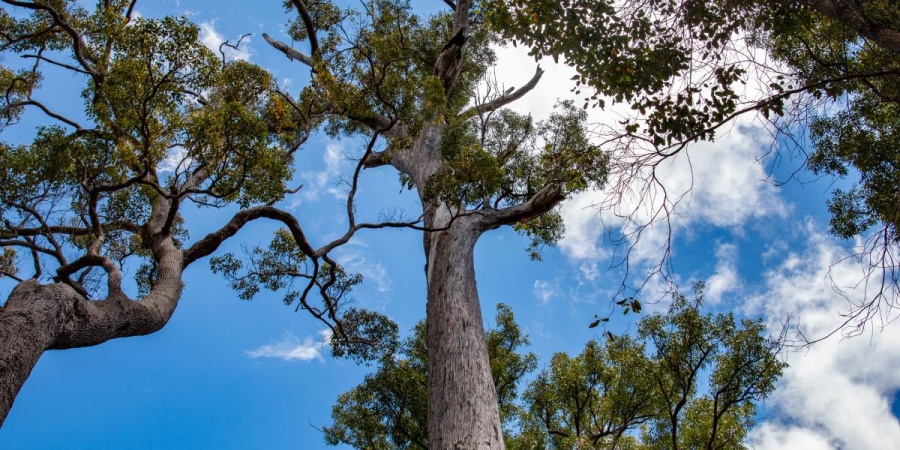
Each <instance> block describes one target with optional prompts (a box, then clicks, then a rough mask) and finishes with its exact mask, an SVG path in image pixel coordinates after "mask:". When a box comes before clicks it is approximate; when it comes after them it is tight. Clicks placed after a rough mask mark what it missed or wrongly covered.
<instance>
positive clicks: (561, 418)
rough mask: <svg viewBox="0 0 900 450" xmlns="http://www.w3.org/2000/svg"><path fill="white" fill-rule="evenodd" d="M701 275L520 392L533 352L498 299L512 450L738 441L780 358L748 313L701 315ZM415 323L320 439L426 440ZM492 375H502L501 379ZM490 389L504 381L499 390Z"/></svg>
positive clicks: (503, 400) (555, 362)
mask: <svg viewBox="0 0 900 450" xmlns="http://www.w3.org/2000/svg"><path fill="white" fill-rule="evenodd" d="M702 308H703V284H702V283H697V284H695V286H694V297H693V298H690V299H689V298H687V297H686V296H685V295H683V294H681V293H675V294H674V295H673V299H672V304H671V306H670V307H669V309H668V311H667V312H666V313H665V314H659V313H657V314H653V315H650V316H647V317H644V318H643V319H642V320H641V321H640V324H639V326H638V331H637V337H636V338H635V337H631V336H628V335H623V336H614V335H612V334H611V333H609V332H607V333H605V338H604V339H603V342H602V343H601V342H600V341H590V342H588V343H587V345H586V346H585V348H584V350H583V351H582V353H581V354H580V355H578V356H575V357H571V356H569V355H567V354H566V353H563V352H560V353H557V354H555V355H553V357H552V359H551V360H550V365H549V367H547V368H545V369H544V370H542V371H541V372H540V373H539V374H538V375H537V377H536V378H535V379H534V380H533V381H532V382H531V383H529V385H528V387H527V388H526V389H525V391H524V393H523V394H522V396H521V397H519V398H517V397H516V389H515V385H516V384H517V383H518V381H519V380H521V379H522V378H523V377H524V376H525V374H526V372H530V371H532V370H533V369H534V367H535V364H534V355H532V354H522V353H520V352H521V350H519V348H521V347H522V346H523V345H527V344H528V341H527V338H526V337H523V336H522V334H521V332H520V331H519V328H518V326H517V325H516V323H515V321H514V318H513V316H512V312H511V311H509V309H508V308H506V307H503V306H498V316H497V328H496V329H495V330H492V331H491V332H489V333H488V348H489V349H490V352H491V363H492V364H491V367H492V369H493V371H494V378H495V381H496V382H497V386H498V395H499V398H500V404H501V411H504V410H505V411H507V414H504V415H503V421H504V424H505V425H506V426H507V434H506V444H507V447H508V448H515V449H519V448H521V449H533V448H550V449H571V448H593V449H615V448H635V449H637V448H646V449H655V448H660V449H663V448H666V449H678V448H696V449H701V448H702V449H726V448H727V449H730V448H745V447H744V446H743V440H744V438H745V437H746V434H747V431H748V430H749V429H750V428H751V427H752V426H753V423H754V417H755V415H756V405H757V404H758V403H759V402H761V401H763V400H764V399H765V398H766V397H767V396H768V395H769V394H770V393H771V392H772V391H773V390H774V388H775V382H776V380H777V379H778V378H779V377H780V376H781V372H782V370H783V369H784V367H785V366H786V365H785V364H784V363H783V362H781V361H780V360H779V359H778V357H777V353H778V351H779V349H780V344H779V343H778V342H777V341H774V340H771V339H769V338H768V337H766V335H765V327H764V326H763V325H762V323H761V322H759V321H753V320H743V321H741V322H740V323H738V322H737V321H735V319H734V316H733V314H731V313H728V314H721V313H720V314H715V315H714V314H711V313H705V314H704V313H703V312H701V309H702ZM424 331H425V329H424V326H423V324H421V323H420V324H419V325H417V326H416V328H415V330H414V335H413V336H412V337H411V338H410V339H408V340H407V341H406V342H405V343H404V346H403V348H402V350H401V355H402V356H399V357H397V356H395V357H387V358H385V359H383V360H382V361H381V363H380V365H379V368H378V369H377V370H376V372H375V373H374V374H372V375H369V376H368V377H366V380H365V381H364V382H363V383H361V384H360V385H359V386H357V387H355V388H354V389H352V390H350V391H349V392H347V393H345V394H343V395H341V397H340V398H339V399H338V402H337V404H336V405H335V406H334V409H333V413H332V416H333V418H334V421H335V422H334V424H333V425H332V426H331V427H327V428H325V438H326V442H328V443H329V444H332V445H335V444H338V443H344V444H348V445H351V446H353V447H355V448H360V449H362V448H366V449H392V448H396V449H409V448H423V449H424V448H428V445H427V443H428V442H427V440H426V436H425V433H424V429H425V423H424V421H425V420H426V417H425V414H424V411H425V409H426V408H425V403H426V401H427V397H426V395H425V389H424V385H425V383H424V379H425V378H427V377H428V372H427V364H425V361H424V360H425V359H427V357H428V355H427V352H426V351H425V345H424V342H425V336H424V334H425V333H424ZM503 379H508V380H512V382H511V383H507V384H504V383H501V382H500V381H501V380H503ZM500 386H512V389H510V390H504V389H502V388H501V387H500Z"/></svg>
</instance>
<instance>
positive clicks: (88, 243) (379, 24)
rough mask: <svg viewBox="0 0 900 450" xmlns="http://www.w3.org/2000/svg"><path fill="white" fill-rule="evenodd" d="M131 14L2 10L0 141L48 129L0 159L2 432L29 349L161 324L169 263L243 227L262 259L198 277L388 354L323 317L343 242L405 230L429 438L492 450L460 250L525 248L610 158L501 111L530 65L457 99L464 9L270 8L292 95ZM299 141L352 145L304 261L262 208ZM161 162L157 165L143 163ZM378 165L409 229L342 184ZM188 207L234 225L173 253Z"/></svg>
mask: <svg viewBox="0 0 900 450" xmlns="http://www.w3.org/2000/svg"><path fill="white" fill-rule="evenodd" d="M135 3H136V2H135V1H133V0H132V1H125V0H118V1H109V0H106V1H99V2H98V3H97V5H96V7H95V8H93V9H88V8H86V7H83V6H81V4H80V2H75V1H66V0H62V1H53V2H44V1H18V0H3V4H4V9H3V10H2V11H0V23H2V25H3V26H2V30H3V32H2V34H0V50H2V52H3V53H8V54H12V55H17V56H19V57H21V58H24V59H25V60H26V61H30V62H33V65H30V66H28V67H26V68H24V69H21V70H15V69H13V68H12V66H3V68H2V72H0V82H2V85H3V91H4V92H5V96H4V97H3V98H2V100H0V102H2V103H0V106H2V111H0V116H2V118H3V120H4V122H3V125H4V128H8V127H11V126H15V125H16V123H17V121H18V120H19V118H20V117H21V115H22V114H25V113H26V112H30V110H34V111H36V112H38V113H43V114H45V115H46V116H47V117H48V118H49V120H50V121H52V122H53V124H52V125H49V126H45V127H41V128H38V130H37V131H36V133H35V135H34V136H33V139H32V140H31V141H30V142H28V143H25V144H21V145H14V144H11V143H3V144H2V145H3V151H2V153H0V181H2V183H3V184H4V186H7V187H8V188H6V189H4V191H3V192H2V193H0V206H2V209H0V213H2V217H3V220H2V222H0V246H2V248H3V251H4V253H3V260H2V262H3V264H2V270H3V272H2V273H3V274H4V275H5V276H8V277H11V278H14V279H15V280H17V281H18V282H19V284H18V285H17V286H16V288H15V289H14V290H13V291H12V293H11V294H10V297H9V299H8V300H7V302H6V304H5V306H4V307H3V309H2V310H0V420H2V419H3V418H5V417H6V414H7V413H8V411H9V409H10V407H11V405H12V402H13V400H14V398H15V396H16V394H17V392H18V391H19V389H20V388H21V386H22V383H24V381H25V379H26V378H27V376H28V374H29V373H30V371H31V369H32V368H33V367H34V365H35V364H36V362H37V360H38V358H39V357H40V356H41V354H42V353H43V352H44V351H46V350H48V349H66V348H73V347H84V346H90V345H97V344H100V343H103V342H105V341H107V340H110V339H113V338H118V337H127V336H135V335H142V334H147V333H152V332H154V331H156V330H158V329H160V328H161V327H162V326H164V325H165V323H166V322H167V321H168V320H169V318H170V317H171V315H172V313H173V311H174V309H175V307H176V305H177V302H178V299H179V296H180V293H181V285H182V273H183V270H184V269H185V267H187V266H188V265H190V264H192V263H194V262H196V261H197V260H199V259H201V258H204V257H206V256H209V255H211V254H212V253H214V252H215V251H216V250H217V249H218V248H219V246H220V245H221V244H222V243H223V242H224V241H225V240H227V239H231V238H232V237H233V236H235V235H236V234H237V233H238V232H239V231H240V229H241V228H242V227H243V226H245V225H246V224H248V223H250V222H252V221H255V220H259V219H268V220H274V221H277V222H280V223H281V224H282V225H283V226H284V228H283V229H282V230H281V231H279V232H277V233H276V235H275V236H274V238H273V240H272V243H271V245H270V246H269V247H268V248H257V249H254V250H252V251H250V252H249V254H247V255H244V256H243V257H242V256H236V255H231V254H228V255H222V256H219V257H216V258H215V259H213V260H212V266H213V269H214V270H216V271H218V272H221V273H223V274H224V275H225V276H226V277H227V278H228V279H230V280H231V281H232V285H233V286H234V287H235V289H236V290H238V292H239V295H240V296H241V297H242V298H251V297H253V295H254V294H256V293H257V292H258V291H259V290H260V289H261V288H267V289H272V290H278V291H281V292H283V293H284V295H285V297H284V299H285V302H286V303H289V304H291V303H293V304H297V305H298V308H302V309H304V310H306V311H308V312H309V313H311V314H312V315H313V316H314V317H316V318H317V319H318V320H321V321H322V322H324V323H326V324H327V325H328V326H329V327H330V328H331V329H332V330H333V331H334V340H333V344H334V345H333V348H334V351H335V352H336V353H337V354H349V355H350V356H355V357H359V358H373V357H377V354H378V352H379V351H387V352H390V351H392V347H393V345H394V343H393V341H392V337H393V336H394V335H395V333H393V329H392V326H391V325H390V324H389V323H388V322H387V321H386V320H385V319H384V318H383V317H381V316H379V315H377V314H374V313H371V312H368V311H361V310H354V309H352V308H347V307H346V306H345V305H343V303H344V301H343V300H344V299H345V294H346V292H347V291H348V290H349V289H350V288H352V287H353V286H354V285H355V284H357V283H359V282H360V281H361V279H360V277H358V276H355V275H353V274H348V273H345V272H344V271H343V270H342V269H341V268H340V266H339V265H338V264H337V263H336V262H335V261H334V260H333V259H332V258H331V256H330V255H331V254H332V252H333V251H334V250H335V249H336V248H338V247H340V246H342V245H344V244H346V243H347V242H349V241H350V240H351V239H352V237H353V236H354V235H355V233H356V232H358V231H360V230H363V229H376V228H384V227H412V228H416V229H418V230H421V231H423V250H424V252H425V256H426V261H427V266H426V271H425V272H426V279H427V286H428V290H427V302H428V305H427V327H428V340H427V350H428V354H429V355H430V358H429V359H428V373H429V374H430V376H429V377H428V383H429V385H428V395H429V402H428V405H429V409H428V433H427V435H428V442H429V444H430V446H431V448H435V449H443V448H448V449H449V448H454V449H475V448H500V449H502V448H503V438H502V427H501V420H500V413H499V409H498V402H497V397H496V394H495V389H494V383H493V379H492V376H491V371H490V368H491V366H490V359H489V357H488V352H487V345H486V341H485V335H484V330H483V326H482V318H481V310H480V303H479V300H478V292H477V289H476V285H475V273H474V260H473V249H474V246H475V244H476V242H477V240H478V238H479V237H480V236H481V235H482V234H483V233H485V232H486V231H489V230H492V229H495V228H498V227H501V226H506V225H510V226H515V227H516V228H517V229H518V230H520V231H522V232H523V233H526V234H528V235H529V236H531V237H532V238H533V249H532V250H533V251H534V252H536V251H537V250H538V248H539V247H540V246H541V245H543V244H548V243H552V242H553V241H554V240H555V239H557V238H558V236H559V234H560V233H561V230H562V225H561V220H560V217H559V214H558V213H557V212H556V207H557V205H558V204H559V203H560V202H561V201H562V200H563V199H564V198H565V197H566V196H567V195H568V194H570V193H572V192H576V191H579V190H582V189H586V188H588V187H591V186H599V185H601V184H602V183H603V182H604V180H605V177H606V174H607V161H608V158H607V156H606V154H605V153H603V152H602V151H601V150H600V149H599V148H597V147H596V146H593V145H591V144H590V143H589V141H588V139H587V137H586V135H585V130H584V121H585V114H584V112H583V111H581V110H580V109H577V108H575V107H574V106H573V105H572V104H569V103H562V104H560V105H558V107H557V109H556V112H555V113H554V114H553V115H552V116H551V117H550V118H549V119H548V120H547V121H545V122H540V123H535V122H534V121H533V120H532V119H531V118H530V117H529V116H522V115H519V114H515V113H513V112H511V111H509V110H506V109H504V107H505V106H506V105H508V104H509V103H511V102H513V101H515V100H517V99H519V98H521V97H522V96H523V95H525V94H526V93H527V92H529V91H530V90H532V89H533V88H534V87H535V85H536V84H537V83H538V81H539V80H540V78H541V75H542V71H541V70H540V69H539V68H538V69H536V70H535V74H534V76H533V77H532V79H531V81H529V82H528V83H526V84H525V85H524V86H522V87H520V88H518V89H512V90H502V91H501V90H499V89H488V90H487V92H486V94H484V92H485V91H484V90H482V91H481V92H482V93H483V94H482V95H476V94H477V93H478V92H479V91H478V89H476V88H477V86H478V83H480V82H482V81H485V80H486V79H487V78H488V74H489V73H490V71H489V68H490V66H491V64H492V63H493V61H494V56H493V52H492V50H491V44H492V43H493V42H495V41H496V35H495V34H494V33H493V32H492V31H491V30H489V29H488V28H487V27H485V26H484V22H483V21H482V16H481V14H480V13H479V12H478V11H476V10H475V9H474V7H473V2H471V1H468V0H460V1H457V2H455V3H453V2H447V4H448V5H449V6H450V12H449V13H445V14H438V15H436V16H433V17H428V18H422V17H419V16H417V15H415V14H413V12H412V11H411V9H410V6H409V4H408V2H406V1H403V0H371V1H367V2H364V3H362V4H361V5H360V6H359V7H357V8H351V9H341V8H339V7H338V6H336V5H335V4H333V3H331V2H328V1H317V2H306V1H303V0H291V1H287V2H285V6H286V8H287V10H288V11H289V13H290V14H295V15H296V19H295V20H294V21H292V24H291V26H290V34H291V37H292V38H293V39H295V40H297V41H305V42H307V43H308V52H301V51H298V50H296V49H295V48H293V47H291V46H288V45H286V44H284V43H282V42H279V41H277V40H275V39H273V38H272V37H270V36H268V35H264V38H265V39H266V40H267V41H268V42H269V43H270V44H271V45H272V46H273V47H274V48H275V49H277V50H279V51H280V52H281V53H283V54H284V55H285V56H286V57H288V58H290V59H292V60H296V61H297V62H299V63H300V64H301V65H303V66H305V67H306V69H308V70H309V71H310V72H311V75H312V80H311V82H310V83H309V85H308V86H306V87H304V88H303V90H302V91H301V92H300V93H299V94H298V95H291V94H289V93H286V92H283V91H282V90H279V89H278V88H277V87H276V86H275V84H274V83H273V80H272V77H271V75H270V74H269V73H268V72H266V71H265V70H263V69H261V68H259V67H256V66H254V65H252V64H249V63H246V62H242V61H236V60H230V59H227V58H225V56H224V54H223V55H222V57H221V58H219V57H217V56H216V55H215V54H214V53H213V52H211V51H209V50H207V49H205V48H204V47H203V46H202V45H200V44H199V42H198V39H197V35H198V30H197V27H196V26H194V25H193V24H191V23H189V22H188V21H187V19H184V18H163V19H134V18H133V17H132V15H133V11H134V8H135ZM238 44H239V43H238ZM238 44H235V43H230V44H229V45H238ZM48 67H53V68H54V70H62V71H64V72H67V75H66V76H68V77H72V76H74V77H76V78H77V79H79V80H83V82H84V88H83V91H82V92H83V99H84V114H83V116H79V117H67V116H65V115H63V114H61V113H59V112H56V111H53V110H52V109H50V108H48V107H47V106H46V105H45V104H44V103H43V102H42V101H41V99H40V96H41V94H42V91H41V89H40V82H41V80H42V78H43V77H44V75H45V74H47V75H48V76H50V75H52V73H51V72H50V71H46V70H45V69H47V68H48ZM494 86H495V85H494ZM317 130H321V131H324V132H327V133H330V134H331V135H333V136H337V135H347V136H365V137H366V140H367V141H368V144H367V145H366V146H365V147H364V148H361V149H359V150H358V151H357V152H356V164H355V167H354V170H353V172H352V174H351V175H350V176H349V177H348V179H349V186H350V188H349V191H348V195H347V205H346V206H347V208H346V214H347V219H348V223H349V225H348V227H347V228H346V229H345V230H343V234H342V235H341V236H340V237H339V238H337V239H335V240H334V241H331V242H326V243H322V244H321V245H319V246H318V247H316V246H314V245H313V244H312V243H311V242H309V240H308V239H307V237H306V235H305V234H304V232H303V229H302V226H301V224H300V221H299V220H298V218H296V217H294V216H293V215H291V214H289V213H288V212H286V211H284V210H281V209H279V208H277V207H276V206H275V204H276V203H277V202H278V201H279V200H280V199H282V198H283V197H284V196H285V195H287V194H289V193H290V192H292V190H290V189H288V188H287V185H286V183H287V181H288V180H289V179H290V176H291V174H292V170H293V166H292V156H293V154H294V153H295V151H296V150H297V149H298V148H300V146H302V145H303V144H304V142H305V141H306V139H307V138H308V137H309V135H310V134H311V133H313V132H315V131H317ZM173 158H175V164H174V170H172V171H171V172H165V171H163V170H162V168H163V162H164V161H172V159H173ZM381 167H390V168H393V169H394V170H396V171H397V172H399V174H400V176H401V179H402V180H403V181H404V183H406V184H407V185H408V186H410V187H411V188H412V189H414V190H415V192H416V194H417V195H418V197H419V199H420V202H421V205H422V211H421V214H420V215H418V217H412V218H408V219H406V218H402V217H398V218H397V219H396V220H390V221H386V222H376V223H367V222H362V221H358V220H357V218H356V210H355V205H354V200H355V197H356V194H357V191H358V190H359V189H361V188H362V186H360V183H359V179H360V173H361V172H362V171H363V170H373V169H376V168H381ZM191 203H194V204H196V205H200V206H203V207H213V208H225V207H231V208H235V209H237V212H235V213H234V214H233V216H232V217H231V219H230V220H229V221H228V222H227V223H225V224H223V225H222V227H221V228H219V229H218V230H216V231H214V232H212V233H210V234H208V235H206V236H203V237H202V238H200V239H198V240H196V241H193V242H191V241H190V240H189V239H188V238H187V236H186V235H185V234H184V231H185V230H189V229H190V228H191V224H189V223H186V222H185V221H184V219H183V217H182V215H181V211H182V210H183V208H185V207H186V205H189V204H191ZM533 254H535V255H536V253H533ZM131 260H142V261H144V262H145V263H146V265H145V266H144V268H143V269H141V270H140V271H139V279H138V283H139V286H140V287H141V289H140V290H139V293H138V295H137V296H136V297H135V298H132V297H133V296H128V295H126V294H125V291H124V290H123V285H122V283H123V281H122V269H121V268H122V267H123V265H124V264H127V263H128V261H131ZM26 263H27V264H26ZM26 267H27V268H26ZM314 297H316V298H318V299H319V300H315V299H314Z"/></svg>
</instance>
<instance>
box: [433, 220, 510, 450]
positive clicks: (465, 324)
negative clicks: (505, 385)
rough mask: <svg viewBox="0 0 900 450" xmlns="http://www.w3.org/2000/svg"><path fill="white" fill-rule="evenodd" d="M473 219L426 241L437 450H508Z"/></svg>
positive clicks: (454, 224) (478, 232)
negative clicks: (479, 286) (484, 315)
mask: <svg viewBox="0 0 900 450" xmlns="http://www.w3.org/2000/svg"><path fill="white" fill-rule="evenodd" d="M473 217H477V216H467V217H460V218H457V219H456V220H455V221H453V222H452V224H451V225H450V226H449V228H448V229H447V230H444V231H439V232H433V233H430V236H429V239H427V240H426V242H427V244H426V245H428V248H427V249H426V251H427V257H428V266H427V271H428V308H427V326H428V443H429V448H431V449H432V450H476V449H479V450H480V449H504V443H503V432H502V429H501V425H500V413H499V409H498V406H497V397H496V393H495V392H494V381H493V378H492V377H491V367H490V363H489V360H488V352H487V343H486V342H485V337H484V325H483V322H482V319H481V306H480V304H479V301H478V290H477V288H476V286H475V260H474V255H473V253H474V249H475V242H476V241H477V240H478V237H479V236H480V235H481V233H482V232H483V230H482V229H481V228H480V226H479V225H480V224H479V222H478V220H476V219H474V218H473ZM438 222H440V221H438Z"/></svg>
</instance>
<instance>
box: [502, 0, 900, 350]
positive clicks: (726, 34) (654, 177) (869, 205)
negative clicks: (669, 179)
mask: <svg viewBox="0 0 900 450" xmlns="http://www.w3.org/2000/svg"><path fill="white" fill-rule="evenodd" d="M490 5H492V6H493V7H492V8H488V9H487V12H486V16H487V20H488V22H489V23H491V24H492V26H493V27H494V28H495V29H496V30H498V32H499V33H500V34H501V35H503V36H504V37H505V38H507V39H509V40H512V41H513V42H517V43H519V44H524V45H525V46H527V47H528V48H530V49H531V52H532V54H533V55H534V56H535V57H541V56H547V55H552V56H553V57H555V58H564V59H565V61H566V63H567V64H569V65H570V66H572V67H574V68H575V69H577V75H576V79H575V81H576V83H577V84H578V85H579V86H580V87H579V88H578V89H579V92H580V91H581V90H584V92H585V93H586V94H585V99H584V100H585V106H586V107H587V106H590V105H593V106H599V107H601V108H603V107H605V106H606V104H607V103H608V102H612V103H622V104H625V105H627V106H629V107H630V108H631V109H632V111H633V112H634V114H633V115H632V116H631V117H629V118H628V120H625V121H623V122H621V123H619V124H612V126H610V127H608V128H607V130H606V131H605V134H606V135H607V136H606V138H607V139H609V140H610V142H614V143H615V144H613V145H611V149H613V150H612V152H613V157H612V158H611V161H612V167H611V179H610V183H609V184H610V187H609V189H608V191H609V192H611V193H612V195H610V196H609V197H608V200H607V202H606V203H605V204H603V205H602V206H603V207H605V208H608V209H610V210H612V211H613V212H615V213H617V214H620V215H622V216H624V217H625V218H627V219H631V220H632V221H633V224H634V225H636V228H637V230H638V231H635V232H633V234H632V235H630V236H626V237H625V238H624V239H623V243H625V244H626V245H629V244H633V243H634V241H635V240H636V239H639V237H640V230H642V229H644V227H647V226H651V225H652V224H653V223H658V222H663V223H664V224H667V221H668V220H669V218H670V217H671V215H672V214H673V212H674V211H675V208H676V206H677V203H678V202H679V201H680V199H682V198H683V195H684V193H682V192H666V188H665V186H664V184H663V183H662V182H661V181H660V180H659V179H658V170H659V168H660V165H661V164H662V163H663V161H665V160H667V159H669V158H673V157H676V156H677V155H679V154H683V153H684V152H685V151H686V150H688V149H689V148H690V147H689V145H690V144H691V143H693V142H697V141H700V140H713V139H715V137H716V133H717V132H719V131H720V130H721V129H723V128H725V129H727V126H728V125H729V124H731V123H733V122H734V121H735V120H737V119H739V118H741V117H745V118H746V117H747V116H751V115H756V118H757V119H758V118H763V119H766V120H768V121H769V122H770V124H771V126H770V130H771V132H772V142H773V148H775V149H778V151H779V152H780V155H779V156H791V157H800V158H801V159H802V160H803V161H804V163H805V165H806V168H808V169H809V170H811V171H812V172H814V173H815V174H818V175H827V176H832V177H834V178H835V179H839V178H844V177H849V180H851V181H852V183H851V185H850V187H849V188H837V189H834V190H833V192H832V193H831V198H829V199H826V200H825V201H826V202H827V205H828V208H829V210H830V211H831V215H832V218H831V232H832V233H833V234H834V235H836V236H839V237H842V238H863V239H864V240H865V246H864V248H863V249H862V250H861V251H860V252H859V254H858V255H856V256H858V257H859V258H860V259H861V261H862V263H863V267H864V268H866V274H867V278H868V284H867V286H869V289H868V292H867V293H866V298H864V299H859V302H858V303H857V302H854V303H853V304H852V306H851V310H850V311H848V316H847V322H846V325H855V326H856V328H855V330H856V331H857V332H858V331H861V328H862V327H863V326H865V324H866V323H867V322H868V320H869V319H872V318H873V317H875V316H877V315H878V314H886V315H884V316H882V318H883V319H887V311H889V310H890V309H891V308H892V307H894V306H895V305H896V301H897V299H898V295H900V232H898V225H900V209H898V205H900V202H898V197H897V192H898V191H900V151H898V149H900V145H898V144H900V3H898V2H896V1H889V0H852V1H851V0H801V1H786V0H749V1H747V0H740V1H737V0H714V1H694V0H626V1H621V2H620V1H612V0H573V1H566V2H558V1H550V0H547V1H541V0H539V1H529V0H497V1H493V2H490ZM751 118H752V117H751ZM693 156H694V157H700V158H702V157H703V155H693ZM775 181H776V182H779V183H781V182H784V181H786V180H775ZM629 196H637V197H638V198H639V199H640V200H641V201H640V202H638V204H637V206H635V207H634V208H629V207H623V205H624V204H627V203H628V202H625V203H623V202H622V200H623V199H629ZM632 203H633V202H632ZM646 210H650V211H652V213H650V214H649V215H648V214H639V212H643V211H646ZM667 248H668V247H667ZM666 258H668V252H664V253H663V254H662V255H661V260H662V262H661V264H660V265H659V266H658V267H657V270H659V271H663V272H665V271H666V270H665V269H666ZM626 263H627V261H626ZM851 333H852V331H851Z"/></svg>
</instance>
